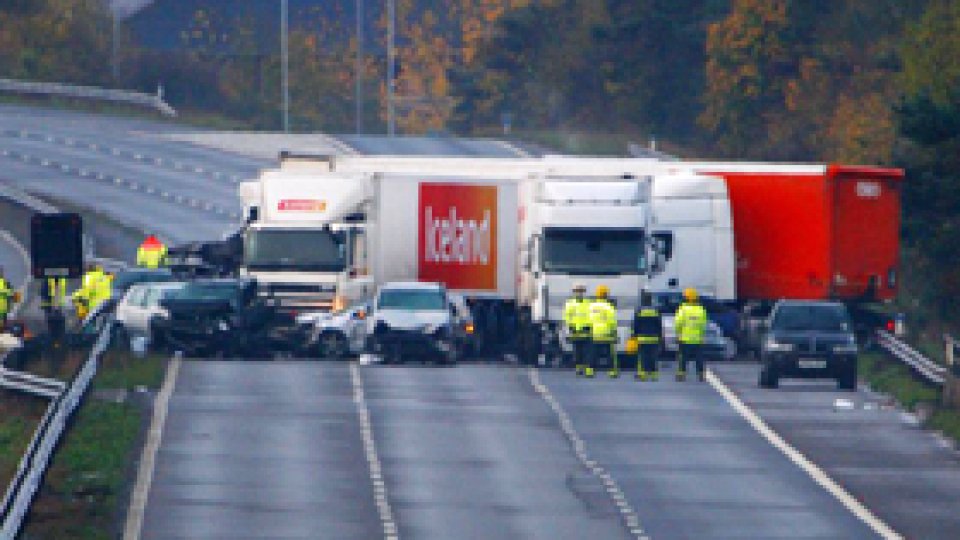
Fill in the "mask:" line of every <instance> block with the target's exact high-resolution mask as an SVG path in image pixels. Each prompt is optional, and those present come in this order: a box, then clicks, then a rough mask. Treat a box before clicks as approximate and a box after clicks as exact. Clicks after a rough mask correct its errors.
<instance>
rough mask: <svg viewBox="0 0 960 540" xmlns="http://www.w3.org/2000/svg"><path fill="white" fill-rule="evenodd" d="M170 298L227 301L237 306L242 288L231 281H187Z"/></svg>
mask: <svg viewBox="0 0 960 540" xmlns="http://www.w3.org/2000/svg"><path fill="white" fill-rule="evenodd" d="M168 298H170V299H173V300H196V301H218V300H219V301H226V302H230V305H231V306H234V307H237V306H238V305H239V303H240V290H239V289H238V288H237V287H236V286H235V285H233V284H229V283H198V282H193V283H187V284H186V285H184V286H183V287H181V288H179V289H176V290H175V291H174V292H173V294H172V295H171V296H169V297H168Z"/></svg>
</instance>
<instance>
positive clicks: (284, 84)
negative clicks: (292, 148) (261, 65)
mask: <svg viewBox="0 0 960 540" xmlns="http://www.w3.org/2000/svg"><path fill="white" fill-rule="evenodd" d="M289 22H290V13H289V4H288V0H280V70H281V75H280V78H281V79H282V81H281V83H280V84H281V92H282V93H283V132H284V133H289V132H290V41H289V37H290V36H289V32H290V28H289Z"/></svg>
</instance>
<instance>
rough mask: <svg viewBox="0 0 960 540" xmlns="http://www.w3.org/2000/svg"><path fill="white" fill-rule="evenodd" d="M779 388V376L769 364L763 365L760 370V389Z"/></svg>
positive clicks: (775, 369)
mask: <svg viewBox="0 0 960 540" xmlns="http://www.w3.org/2000/svg"><path fill="white" fill-rule="evenodd" d="M778 386H780V374H779V373H777V368H776V367H775V366H773V365H771V364H764V365H763V367H761V368H760V388H777V387H778Z"/></svg>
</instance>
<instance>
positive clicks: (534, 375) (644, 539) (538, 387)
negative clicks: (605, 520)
mask: <svg viewBox="0 0 960 540" xmlns="http://www.w3.org/2000/svg"><path fill="white" fill-rule="evenodd" d="M527 375H528V376H529V378H530V384H531V385H532V386H533V389H534V390H535V391H536V392H537V394H540V397H542V398H543V400H544V401H546V402H547V405H548V406H549V407H550V409H551V410H552V411H553V412H554V414H556V415H557V419H558V420H559V421H560V429H561V430H562V431H563V434H564V435H565V436H566V438H567V440H568V441H569V442H570V445H571V446H572V447H573V452H574V454H576V456H577V460H579V461H580V463H581V464H582V465H583V466H584V467H586V469H587V470H589V471H590V472H591V473H592V474H593V475H594V476H596V477H597V478H598V479H599V480H600V481H601V482H602V483H603V487H604V489H605V490H606V492H607V495H608V496H609V497H610V500H612V501H613V504H614V505H615V506H616V507H617V511H618V512H619V513H620V518H621V519H622V520H623V524H624V525H625V526H626V527H627V530H628V531H630V534H631V536H633V537H634V538H636V539H637V540H649V539H650V537H649V536H648V535H647V533H646V531H644V529H643V525H641V523H640V516H639V515H637V511H636V510H634V509H633V507H632V506H631V505H630V501H629V500H628V499H627V496H626V494H625V493H624V492H623V490H622V489H620V485H619V484H618V483H617V481H616V479H615V478H614V477H613V476H612V475H611V474H610V473H609V472H608V471H607V470H606V469H604V468H603V466H602V465H600V464H599V463H597V461H596V460H593V459H591V458H590V455H589V454H588V453H587V444H586V443H585V442H584V440H583V438H581V437H580V435H579V434H578V433H577V430H576V428H574V426H573V421H572V420H570V416H569V415H568V414H567V412H566V411H565V410H564V409H563V406H562V405H560V402H559V401H557V399H556V398H555V397H553V394H552V393H551V392H550V389H549V388H547V386H546V385H545V384H543V383H542V382H540V372H539V371H538V370H536V369H534V368H529V369H528V370H527Z"/></svg>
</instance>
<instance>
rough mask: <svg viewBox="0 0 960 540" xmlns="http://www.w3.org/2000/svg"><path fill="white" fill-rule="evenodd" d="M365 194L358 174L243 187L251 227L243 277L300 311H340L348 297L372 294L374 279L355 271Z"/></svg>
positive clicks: (292, 177)
mask: <svg viewBox="0 0 960 540" xmlns="http://www.w3.org/2000/svg"><path fill="white" fill-rule="evenodd" d="M367 189H369V186H368V185H367V184H366V183H365V182H361V181H358V180H357V177H356V175H351V176H342V175H330V174H327V175H317V174H315V173H311V172H310V171H289V170H267V171H264V172H263V173H262V174H261V176H260V178H259V179H258V180H256V181H252V182H245V183H243V184H241V185H240V188H239V194H240V197H241V198H242V199H243V202H244V207H245V212H246V215H247V224H246V226H245V227H244V229H243V263H242V265H241V269H240V274H241V275H245V276H250V277H253V278H255V279H256V281H257V283H258V287H259V290H260V292H261V294H263V295H265V296H268V297H270V298H272V299H274V300H275V301H276V303H277V304H278V305H279V306H280V307H281V308H286V309H289V310H290V311H294V312H299V311H307V310H332V309H341V308H342V307H345V305H346V304H347V303H348V301H347V298H351V297H352V298H362V297H364V296H367V295H370V294H373V290H374V289H373V286H372V282H371V280H370V279H369V278H365V277H364V276H361V275H358V271H357V268H358V265H362V258H363V247H364V245H363V241H362V237H363V223H362V219H361V218H360V217H359V216H357V215H356V212H357V211H358V210H359V209H361V208H362V206H363V204H364V203H365V200H366V198H367V197H368V196H369V193H368V192H367V191H366V190H367ZM357 261H361V262H360V263H358V262H357Z"/></svg>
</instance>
